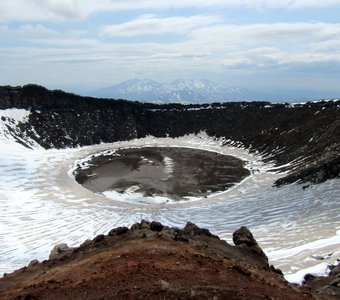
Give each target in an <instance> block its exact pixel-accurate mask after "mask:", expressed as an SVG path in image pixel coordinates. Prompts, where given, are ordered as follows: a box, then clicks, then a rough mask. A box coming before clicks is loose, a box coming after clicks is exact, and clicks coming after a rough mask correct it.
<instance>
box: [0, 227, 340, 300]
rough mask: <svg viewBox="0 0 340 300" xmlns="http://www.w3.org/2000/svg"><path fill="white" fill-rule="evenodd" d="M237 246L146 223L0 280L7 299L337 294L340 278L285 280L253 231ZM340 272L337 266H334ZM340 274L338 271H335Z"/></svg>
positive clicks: (239, 236) (195, 231)
mask: <svg viewBox="0 0 340 300" xmlns="http://www.w3.org/2000/svg"><path fill="white" fill-rule="evenodd" d="M233 242H234V244H235V246H233V245H230V244H228V243H227V242H226V241H223V240H220V239H219V237H217V236H215V235H213V234H211V233H210V231H209V230H208V229H204V228H199V227H198V226H196V225H195V224H193V223H190V222H188V223H187V224H186V226H185V227H184V228H183V229H179V228H173V227H168V226H164V225H163V224H161V223H159V222H147V221H141V222H140V223H136V224H134V225H133V226H132V227H131V228H127V227H118V228H114V229H112V230H111V231H110V232H109V233H108V235H98V236H97V237H95V238H94V239H93V240H87V241H85V242H84V243H83V244H82V245H80V246H79V247H76V248H69V247H67V245H65V244H61V245H57V246H56V247H55V248H54V249H53V250H52V252H51V255H50V259H49V260H47V261H43V262H38V261H36V260H35V261H32V262H31V263H30V264H29V265H28V266H27V267H24V268H22V269H20V270H17V271H15V272H13V273H11V274H6V276H5V277H3V278H1V279H0V298H1V299H4V300H5V299H294V300H296V299H336V298H337V296H339V295H340V294H339V292H340V291H339V289H340V288H339V286H338V284H339V277H335V276H334V278H335V279H336V280H337V281H336V282H337V283H336V284H335V279H334V278H330V279H329V280H328V281H327V282H326V281H325V280H327V279H323V280H324V282H323V284H322V286H321V287H320V286H319V287H318V288H315V285H313V284H312V283H311V280H309V281H308V282H309V285H307V287H297V286H294V285H291V284H289V283H288V282H287V281H285V280H284V278H283V275H282V273H281V272H280V270H277V269H275V268H274V267H273V266H269V264H268V259H267V256H266V255H265V253H264V252H263V251H262V249H261V248H260V247H259V245H258V243H257V242H256V240H255V239H254V237H253V235H252V234H251V232H250V231H249V230H248V229H247V228H246V227H241V228H240V229H239V230H237V231H235V232H234V234H233ZM333 272H334V274H338V271H336V269H334V271H333ZM336 272H337V273H336ZM336 276H338V275H336Z"/></svg>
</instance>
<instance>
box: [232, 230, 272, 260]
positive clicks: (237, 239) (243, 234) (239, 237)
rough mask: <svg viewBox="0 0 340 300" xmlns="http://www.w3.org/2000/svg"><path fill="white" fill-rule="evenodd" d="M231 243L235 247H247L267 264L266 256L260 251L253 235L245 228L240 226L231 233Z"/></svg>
mask: <svg viewBox="0 0 340 300" xmlns="http://www.w3.org/2000/svg"><path fill="white" fill-rule="evenodd" d="M233 242H234V244H235V245H236V246H243V245H246V246H248V247H249V248H250V249H252V250H253V251H254V252H255V253H257V254H258V255H259V256H261V257H262V258H263V259H264V260H265V261H266V262H267V263H268V257H267V255H266V254H265V253H264V252H263V251H262V249H261V247H260V246H259V244H258V243H257V242H256V240H255V238H254V236H253V234H252V233H251V232H250V230H249V229H248V228H247V227H246V226H242V227H241V228H240V229H238V230H236V231H235V232H234V233H233Z"/></svg>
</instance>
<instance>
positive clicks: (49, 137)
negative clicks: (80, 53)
mask: <svg viewBox="0 0 340 300" xmlns="http://www.w3.org/2000/svg"><path fill="white" fill-rule="evenodd" d="M11 107H17V108H26V109H30V110H31V115H30V117H29V122H27V123H25V124H20V125H19V127H20V130H21V132H22V138H24V139H25V137H29V138H31V139H33V140H35V141H37V142H38V143H39V144H40V145H42V146H43V147H45V148H64V147H75V146H79V145H80V146H83V145H92V144H98V143H101V142H115V141H120V140H129V139H134V138H141V137H145V136H147V135H153V136H155V137H166V136H169V137H179V136H183V135H185V134H190V133H198V132H200V131H205V132H206V133H207V134H208V135H210V136H215V137H217V138H220V137H224V138H225V139H226V140H232V141H234V142H238V145H242V146H244V147H246V148H248V149H249V150H250V151H257V152H259V153H261V154H262V155H263V156H264V159H265V160H267V161H274V162H276V164H277V165H278V166H280V165H285V164H287V163H291V162H294V164H292V165H291V166H288V167H286V168H285V169H283V170H288V171H290V173H288V175H287V176H286V177H284V178H282V179H279V180H278V181H277V182H276V185H282V184H287V183H291V182H296V181H298V182H311V183H320V182H323V181H325V180H327V179H330V178H336V177H339V173H340V163H339V159H340V135H339V132H340V113H339V110H340V108H339V107H340V106H339V101H328V102H326V101H320V102H317V103H311V102H308V103H306V104H304V105H302V104H299V105H288V104H271V103H268V102H236V103H214V104H202V105H180V104H168V105H154V104H147V103H144V104H143V103H138V102H131V101H125V100H108V99H94V98H89V97H80V96H77V95H74V94H69V93H65V92H62V91H49V90H47V89H45V88H43V87H39V86H36V85H27V86H24V87H8V86H7V87H0V109H6V108H11ZM12 134H13V135H16V134H17V133H12ZM226 143H227V142H226Z"/></svg>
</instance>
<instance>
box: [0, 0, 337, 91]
mask: <svg viewBox="0 0 340 300" xmlns="http://www.w3.org/2000/svg"><path fill="white" fill-rule="evenodd" d="M132 78H149V79H154V80H157V81H164V82H168V81H172V80H175V79H177V78H182V79H199V78H205V79H208V80H211V81H214V82H216V83H218V84H221V85H223V86H239V87H246V88H250V89H254V90H257V91H263V92H264V91H268V92H272V93H275V92H277V93H279V92H280V93H286V94H287V95H289V94H292V93H295V92H296V93H298V92H297V91H299V92H301V91H306V93H310V92H311V91H312V92H313V91H315V92H316V93H317V92H320V91H321V92H324V93H325V96H329V95H334V97H340V0H322V1H321V0H263V1H261V0H259V1H257V0H230V1H228V0H225V1H222V0H209V1H207V0H204V1H202V0H166V1H165V0H164V1H161V0H1V1H0V85H5V84H9V85H23V84H26V83H37V84H41V85H44V86H47V87H51V88H63V89H68V90H74V91H77V90H81V89H83V90H86V89H89V90H91V89H93V88H97V87H104V86H109V85H112V84H115V83H118V82H121V81H124V80H127V79H132Z"/></svg>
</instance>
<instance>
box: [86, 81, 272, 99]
mask: <svg viewBox="0 0 340 300" xmlns="http://www.w3.org/2000/svg"><path fill="white" fill-rule="evenodd" d="M87 95H88V96H93V97H98V98H113V99H127V100H133V101H142V102H153V103H209V102H225V101H252V100H254V101H255V100H272V99H273V97H271V96H270V95H266V94H262V93H259V92H255V91H251V90H248V89H245V88H240V87H229V88H225V87H222V86H219V85H217V84H215V83H213V82H211V81H209V80H205V79H201V80H182V79H178V80H175V81H173V82H171V83H161V82H157V81H154V80H150V79H131V80H127V81H124V82H122V83H119V84H116V85H113V86H110V87H107V88H102V89H98V90H95V91H92V92H89V93H87Z"/></svg>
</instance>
